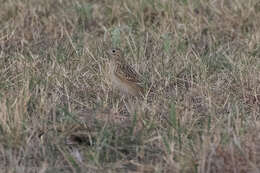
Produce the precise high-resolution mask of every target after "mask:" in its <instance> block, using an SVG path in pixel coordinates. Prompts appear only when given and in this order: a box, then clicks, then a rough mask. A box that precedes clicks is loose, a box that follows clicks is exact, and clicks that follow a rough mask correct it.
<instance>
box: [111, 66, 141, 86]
mask: <svg viewBox="0 0 260 173" xmlns="http://www.w3.org/2000/svg"><path fill="white" fill-rule="evenodd" d="M116 74H117V75H119V76H120V77H121V78H123V79H126V80H128V81H131V82H136V83H139V82H140V80H139V75H138V74H137V73H136V71H135V70H134V69H133V68H132V67H131V66H129V65H128V64H117V68H116Z"/></svg>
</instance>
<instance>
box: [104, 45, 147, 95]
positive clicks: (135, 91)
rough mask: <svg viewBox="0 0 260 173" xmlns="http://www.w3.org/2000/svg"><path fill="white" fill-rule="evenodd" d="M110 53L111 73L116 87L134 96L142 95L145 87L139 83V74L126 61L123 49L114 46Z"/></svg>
mask: <svg viewBox="0 0 260 173" xmlns="http://www.w3.org/2000/svg"><path fill="white" fill-rule="evenodd" d="M108 54H109V56H110V62H109V73H110V74H109V75H110V78H111V81H112V84H113V85H114V87H116V88H118V89H119V90H121V91H123V92H124V93H127V94H130V95H132V96H142V95H143V94H144V89H143V88H142V87H141V86H140V85H139V83H140V80H139V76H138V74H137V73H136V71H135V70H134V69H133V68H132V67H131V66H129V65H128V64H127V63H126V61H125V59H124V57H123V53H122V51H121V50H120V49H118V48H112V49H110V50H109V52H108Z"/></svg>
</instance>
